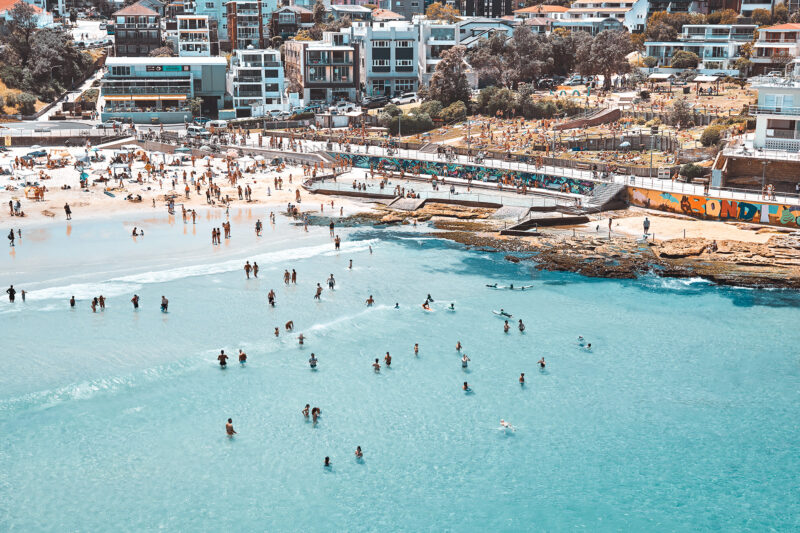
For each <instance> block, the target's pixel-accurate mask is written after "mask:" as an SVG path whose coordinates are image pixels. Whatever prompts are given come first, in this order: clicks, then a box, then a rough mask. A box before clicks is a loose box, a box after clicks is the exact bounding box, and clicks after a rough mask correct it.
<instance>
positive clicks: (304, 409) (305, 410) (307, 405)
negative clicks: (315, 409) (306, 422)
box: [302, 404, 311, 419]
mask: <svg viewBox="0 0 800 533" xmlns="http://www.w3.org/2000/svg"><path fill="white" fill-rule="evenodd" d="M310 407H311V406H310V405H309V404H306V406H305V407H304V408H303V411H302V412H303V417H305V418H306V419H308V410H309V408H310Z"/></svg>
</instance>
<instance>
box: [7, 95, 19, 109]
mask: <svg viewBox="0 0 800 533" xmlns="http://www.w3.org/2000/svg"><path fill="white" fill-rule="evenodd" d="M6 105H7V106H8V107H17V95H16V94H14V93H8V94H6Z"/></svg>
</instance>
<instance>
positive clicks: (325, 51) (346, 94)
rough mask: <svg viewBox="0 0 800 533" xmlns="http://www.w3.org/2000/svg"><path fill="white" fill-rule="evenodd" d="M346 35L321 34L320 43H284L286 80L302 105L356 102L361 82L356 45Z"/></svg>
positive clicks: (357, 47) (339, 33) (358, 47)
mask: <svg viewBox="0 0 800 533" xmlns="http://www.w3.org/2000/svg"><path fill="white" fill-rule="evenodd" d="M350 39H351V37H350V35H348V34H347V33H341V32H338V33H334V32H325V33H323V38H322V40H320V41H287V42H286V43H285V44H284V55H285V69H286V79H287V83H288V84H289V90H290V91H291V92H297V93H300V95H301V97H302V98H303V100H305V101H306V102H325V103H333V102H336V101H339V100H348V101H351V102H356V101H357V100H358V99H359V97H358V95H359V88H360V87H359V86H360V80H361V73H360V64H361V59H360V57H359V49H360V46H359V45H358V44H355V45H354V44H353V43H352V42H351V41H350Z"/></svg>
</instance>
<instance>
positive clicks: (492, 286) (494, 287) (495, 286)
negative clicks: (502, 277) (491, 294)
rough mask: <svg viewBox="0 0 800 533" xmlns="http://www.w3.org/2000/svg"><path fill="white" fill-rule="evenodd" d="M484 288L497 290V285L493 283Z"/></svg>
mask: <svg viewBox="0 0 800 533" xmlns="http://www.w3.org/2000/svg"><path fill="white" fill-rule="evenodd" d="M486 286H487V287H490V288H492V289H496V288H497V283H493V284H491V285H486Z"/></svg>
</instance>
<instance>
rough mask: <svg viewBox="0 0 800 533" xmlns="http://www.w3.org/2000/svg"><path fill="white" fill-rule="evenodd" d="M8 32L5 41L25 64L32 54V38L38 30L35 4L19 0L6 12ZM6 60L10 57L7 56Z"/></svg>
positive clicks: (4, 37)
mask: <svg viewBox="0 0 800 533" xmlns="http://www.w3.org/2000/svg"><path fill="white" fill-rule="evenodd" d="M6 17H7V19H8V20H7V22H6V32H5V35H4V36H3V42H4V43H5V44H6V45H8V46H9V47H10V48H11V51H13V52H14V53H15V54H16V56H17V58H18V59H19V62H20V63H22V64H23V65H24V64H25V63H27V62H28V59H29V58H30V55H31V40H32V38H33V34H34V32H36V27H37V18H36V11H34V9H33V6H32V5H31V4H29V3H27V2H17V3H16V4H14V6H13V7H12V8H11V9H9V10H8V11H7V12H6ZM5 60H6V61H8V60H9V58H7V57H6V58H5Z"/></svg>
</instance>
